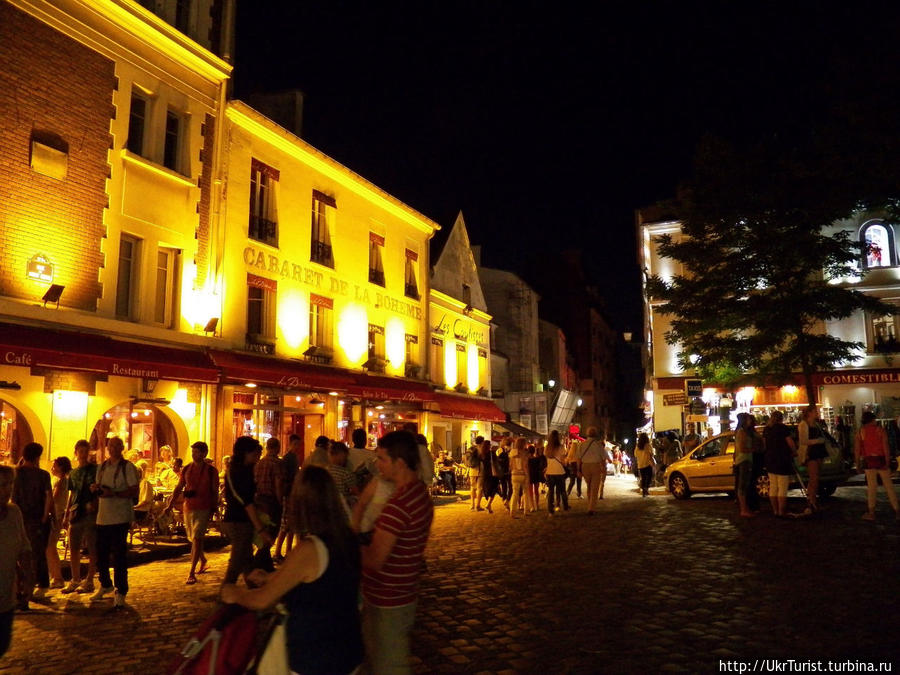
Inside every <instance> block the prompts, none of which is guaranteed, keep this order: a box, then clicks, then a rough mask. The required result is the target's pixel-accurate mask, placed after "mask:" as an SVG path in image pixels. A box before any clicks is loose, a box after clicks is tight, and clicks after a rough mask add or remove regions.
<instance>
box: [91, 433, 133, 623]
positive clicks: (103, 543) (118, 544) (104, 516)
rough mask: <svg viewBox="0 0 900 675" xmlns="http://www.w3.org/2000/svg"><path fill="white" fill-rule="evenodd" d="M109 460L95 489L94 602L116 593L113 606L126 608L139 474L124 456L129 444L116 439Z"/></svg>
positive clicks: (100, 474)
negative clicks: (96, 583)
mask: <svg viewBox="0 0 900 675" xmlns="http://www.w3.org/2000/svg"><path fill="white" fill-rule="evenodd" d="M106 449H107V452H108V453H109V459H107V460H106V461H104V462H103V463H102V464H101V465H100V466H99V467H98V468H97V479H96V482H95V483H94V484H93V485H92V486H91V490H93V492H94V494H96V495H97V497H98V498H99V500H100V502H99V508H98V509H97V572H98V574H99V576H100V588H99V589H97V592H96V593H94V595H92V596H91V601H95V600H101V599H102V598H104V597H105V596H107V595H109V594H110V593H112V592H113V591H115V599H114V601H113V606H114V607H115V608H117V609H120V608H122V607H124V606H125V596H126V595H128V559H127V553H128V530H129V529H130V528H131V521H133V520H134V503H135V500H136V499H137V497H138V484H139V482H140V476H139V475H138V470H137V468H136V467H135V466H134V464H132V463H131V462H129V461H128V460H127V459H125V458H124V457H123V456H122V454H123V453H124V452H125V444H124V443H123V442H122V439H121V438H119V437H117V436H114V437H113V438H111V439H109V443H108V445H107V448H106ZM110 555H112V556H113V560H114V563H113V569H114V572H115V587H113V580H112V579H111V578H110V576H109V558H110Z"/></svg>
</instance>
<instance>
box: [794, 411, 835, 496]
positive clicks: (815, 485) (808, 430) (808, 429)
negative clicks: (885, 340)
mask: <svg viewBox="0 0 900 675" xmlns="http://www.w3.org/2000/svg"><path fill="white" fill-rule="evenodd" d="M797 440H798V441H799V445H800V452H799V455H800V461H801V462H804V463H805V464H806V470H807V472H808V473H809V483H808V484H807V486H806V493H807V496H808V498H809V506H810V508H812V509H813V510H815V509H817V508H818V507H819V474H820V473H821V472H822V460H823V459H825V458H826V457H827V456H828V450H827V449H826V448H825V434H824V433H823V432H822V429H821V427H820V426H819V410H818V408H816V406H815V405H810V406H807V408H806V409H805V410H804V411H803V418H802V420H801V422H800V424H798V425H797Z"/></svg>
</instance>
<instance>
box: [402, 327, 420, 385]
mask: <svg viewBox="0 0 900 675" xmlns="http://www.w3.org/2000/svg"><path fill="white" fill-rule="evenodd" d="M404 363H405V364H406V365H405V370H406V376H407V377H411V378H414V379H418V378H419V377H421V376H422V367H421V366H420V365H419V337H418V336H417V335H410V334H409V333H407V334H406V353H405V354H404Z"/></svg>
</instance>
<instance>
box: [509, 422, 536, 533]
mask: <svg viewBox="0 0 900 675" xmlns="http://www.w3.org/2000/svg"><path fill="white" fill-rule="evenodd" d="M527 445H528V442H527V441H526V440H525V439H524V438H517V439H516V443H515V445H514V446H513V449H512V452H510V453H509V473H510V477H511V479H512V498H511V500H510V508H509V514H510V515H511V516H512V517H513V518H518V511H519V507H520V506H521V507H523V509H524V512H525V515H528V512H529V511H530V510H531V488H530V486H529V485H528V454H527V453H526V451H525V448H526V447H527Z"/></svg>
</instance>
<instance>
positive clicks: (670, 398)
mask: <svg viewBox="0 0 900 675" xmlns="http://www.w3.org/2000/svg"><path fill="white" fill-rule="evenodd" d="M687 402H688V398H687V396H685V395H684V394H683V393H681V392H678V393H677V394H663V405H687Z"/></svg>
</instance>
